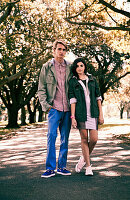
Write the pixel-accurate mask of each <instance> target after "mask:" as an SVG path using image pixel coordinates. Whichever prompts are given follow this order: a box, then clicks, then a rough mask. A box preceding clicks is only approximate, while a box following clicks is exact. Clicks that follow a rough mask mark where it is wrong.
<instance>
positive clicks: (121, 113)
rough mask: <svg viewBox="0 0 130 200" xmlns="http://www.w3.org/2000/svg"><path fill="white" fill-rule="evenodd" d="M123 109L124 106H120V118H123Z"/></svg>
mask: <svg viewBox="0 0 130 200" xmlns="http://www.w3.org/2000/svg"><path fill="white" fill-rule="evenodd" d="M123 111H124V108H121V110H120V119H123Z"/></svg>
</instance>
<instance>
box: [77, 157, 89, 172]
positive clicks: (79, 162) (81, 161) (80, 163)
mask: <svg viewBox="0 0 130 200" xmlns="http://www.w3.org/2000/svg"><path fill="white" fill-rule="evenodd" d="M85 164H86V162H85V161H84V157H83V156H81V157H80V159H79V161H78V163H77V164H76V166H75V171H76V172H78V173H79V172H80V171H81V169H82V168H83V167H84V165H85Z"/></svg>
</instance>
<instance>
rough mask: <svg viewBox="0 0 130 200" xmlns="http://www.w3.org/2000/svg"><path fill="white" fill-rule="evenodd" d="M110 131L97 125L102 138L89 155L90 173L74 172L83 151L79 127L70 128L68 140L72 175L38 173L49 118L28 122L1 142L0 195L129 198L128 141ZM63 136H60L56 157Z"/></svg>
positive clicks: (20, 199) (41, 199) (7, 198)
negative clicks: (46, 120) (35, 125)
mask: <svg viewBox="0 0 130 200" xmlns="http://www.w3.org/2000/svg"><path fill="white" fill-rule="evenodd" d="M122 128H123V129H122V130H124V128H126V127H125V126H123V127H122ZM127 128H128V127H127ZM114 130H115V129H111V131H114ZM119 130H121V126H119V127H118V131H119ZM111 131H110V130H108V129H107V128H106V130H99V140H98V143H97V145H96V148H95V150H94V152H93V154H92V156H91V162H92V164H93V172H94V176H92V177H87V176H85V175H84V173H85V169H83V170H82V172H81V173H79V174H77V173H75V171H74V167H75V164H76V162H77V160H78V158H79V156H80V154H81V147H80V137H79V133H78V131H77V130H74V129H72V130H71V134H70V140H69V153H68V166H67V168H68V169H70V170H71V171H72V175H71V176H61V175H56V176H55V177H51V178H49V179H45V178H41V177H40V175H41V173H43V170H44V169H45V158H46V133H47V125H46V123H44V126H42V127H41V125H39V126H38V127H37V128H36V127H34V126H33V125H32V126H30V127H25V128H24V130H23V131H22V132H18V134H17V135H16V136H14V137H12V138H11V139H8V140H2V141H0V160H1V166H0V200H127V199H129V198H130V193H129V191H130V190H129V186H130V182H129V181H130V171H129V158H130V150H129V146H128V145H123V144H119V141H118V140H114V139H113V138H112V134H111ZM115 132H116V131H115ZM59 139H60V138H59V136H58V138H57V144H56V146H57V156H58V150H59Z"/></svg>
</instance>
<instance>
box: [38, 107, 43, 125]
mask: <svg viewBox="0 0 130 200" xmlns="http://www.w3.org/2000/svg"><path fill="white" fill-rule="evenodd" d="M38 111H39V116H38V122H42V121H43V111H42V107H41V106H38Z"/></svg>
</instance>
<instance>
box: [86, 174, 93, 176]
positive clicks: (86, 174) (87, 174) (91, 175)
mask: <svg viewBox="0 0 130 200" xmlns="http://www.w3.org/2000/svg"><path fill="white" fill-rule="evenodd" d="M85 176H93V174H85Z"/></svg>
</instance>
